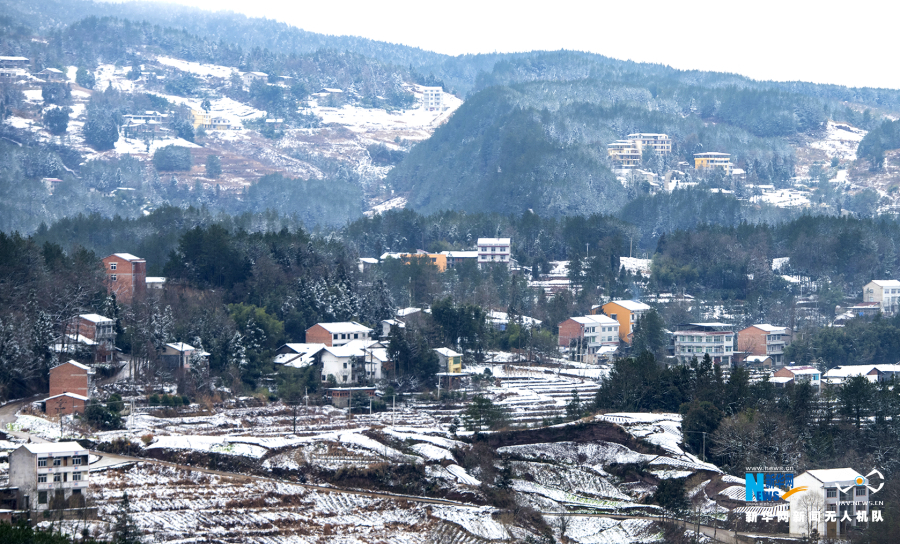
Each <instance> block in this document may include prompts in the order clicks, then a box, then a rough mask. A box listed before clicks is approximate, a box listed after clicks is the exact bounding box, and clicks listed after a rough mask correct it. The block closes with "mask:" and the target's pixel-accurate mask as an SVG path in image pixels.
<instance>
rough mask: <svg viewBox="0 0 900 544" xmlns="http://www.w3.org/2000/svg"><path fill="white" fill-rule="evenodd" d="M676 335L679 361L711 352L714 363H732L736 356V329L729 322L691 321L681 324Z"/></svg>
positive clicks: (687, 361)
mask: <svg viewBox="0 0 900 544" xmlns="http://www.w3.org/2000/svg"><path fill="white" fill-rule="evenodd" d="M674 336H675V358H676V359H677V360H678V362H679V363H682V364H685V363H689V362H690V361H691V359H693V358H694V357H696V358H697V359H698V360H699V359H702V358H703V356H704V355H705V354H709V356H710V357H711V358H712V360H713V362H714V363H719V364H721V365H730V364H731V360H732V357H734V331H733V330H732V326H731V325H728V324H727V323H689V324H687V325H682V326H680V327H679V330H677V331H675V333H674Z"/></svg>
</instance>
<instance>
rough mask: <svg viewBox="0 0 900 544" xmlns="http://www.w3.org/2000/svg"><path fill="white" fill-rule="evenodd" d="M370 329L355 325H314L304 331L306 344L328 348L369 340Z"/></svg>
mask: <svg viewBox="0 0 900 544" xmlns="http://www.w3.org/2000/svg"><path fill="white" fill-rule="evenodd" d="M371 334H372V329H370V328H369V327H366V326H365V325H362V324H360V323H357V322H356V321H345V322H341V323H316V324H315V325H313V326H312V327H310V328H308V329H306V343H307V344H325V345H326V346H328V347H335V346H343V345H344V344H346V343H348V342H352V341H353V340H369V339H370V335H371Z"/></svg>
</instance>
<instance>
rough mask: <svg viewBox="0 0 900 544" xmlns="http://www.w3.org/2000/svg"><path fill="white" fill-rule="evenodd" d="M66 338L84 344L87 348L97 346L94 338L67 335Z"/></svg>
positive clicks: (81, 335)
mask: <svg viewBox="0 0 900 544" xmlns="http://www.w3.org/2000/svg"><path fill="white" fill-rule="evenodd" d="M66 338H69V339H70V340H72V341H73V342H77V343H79V344H84V345H85V346H96V345H97V342H96V341H95V340H94V339H93V338H88V337H87V336H85V335H83V334H67V335H66Z"/></svg>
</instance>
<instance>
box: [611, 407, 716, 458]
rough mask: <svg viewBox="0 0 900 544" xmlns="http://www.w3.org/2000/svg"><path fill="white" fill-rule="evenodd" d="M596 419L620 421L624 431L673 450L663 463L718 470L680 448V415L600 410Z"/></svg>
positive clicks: (667, 449) (619, 423) (669, 450)
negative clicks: (600, 413)
mask: <svg viewBox="0 0 900 544" xmlns="http://www.w3.org/2000/svg"><path fill="white" fill-rule="evenodd" d="M597 419H600V420H603V421H609V422H610V423H615V424H617V425H620V426H621V427H622V428H624V429H625V431H626V432H628V433H629V434H631V435H632V436H634V437H636V438H642V439H644V440H646V441H647V442H650V443H651V444H656V445H657V446H659V447H661V448H663V449H664V450H666V451H668V452H670V453H672V454H673V456H674V457H675V459H672V458H668V459H669V461H667V462H666V463H665V464H668V465H671V466H682V467H684V468H685V469H693V470H710V471H713V472H721V470H719V468H718V467H716V466H715V465H713V464H712V463H704V462H702V461H700V460H699V459H697V457H696V456H694V455H692V454H690V453H687V452H685V451H684V450H683V449H681V441H682V433H681V415H680V414H649V413H639V412H620V413H612V414H603V415H599V416H597Z"/></svg>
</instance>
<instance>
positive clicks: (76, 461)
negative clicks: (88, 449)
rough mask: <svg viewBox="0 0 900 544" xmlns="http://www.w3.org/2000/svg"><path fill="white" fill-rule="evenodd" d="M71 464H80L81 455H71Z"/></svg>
mask: <svg viewBox="0 0 900 544" xmlns="http://www.w3.org/2000/svg"><path fill="white" fill-rule="evenodd" d="M72 464H73V465H80V464H81V457H80V456H79V457H73V458H72Z"/></svg>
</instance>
